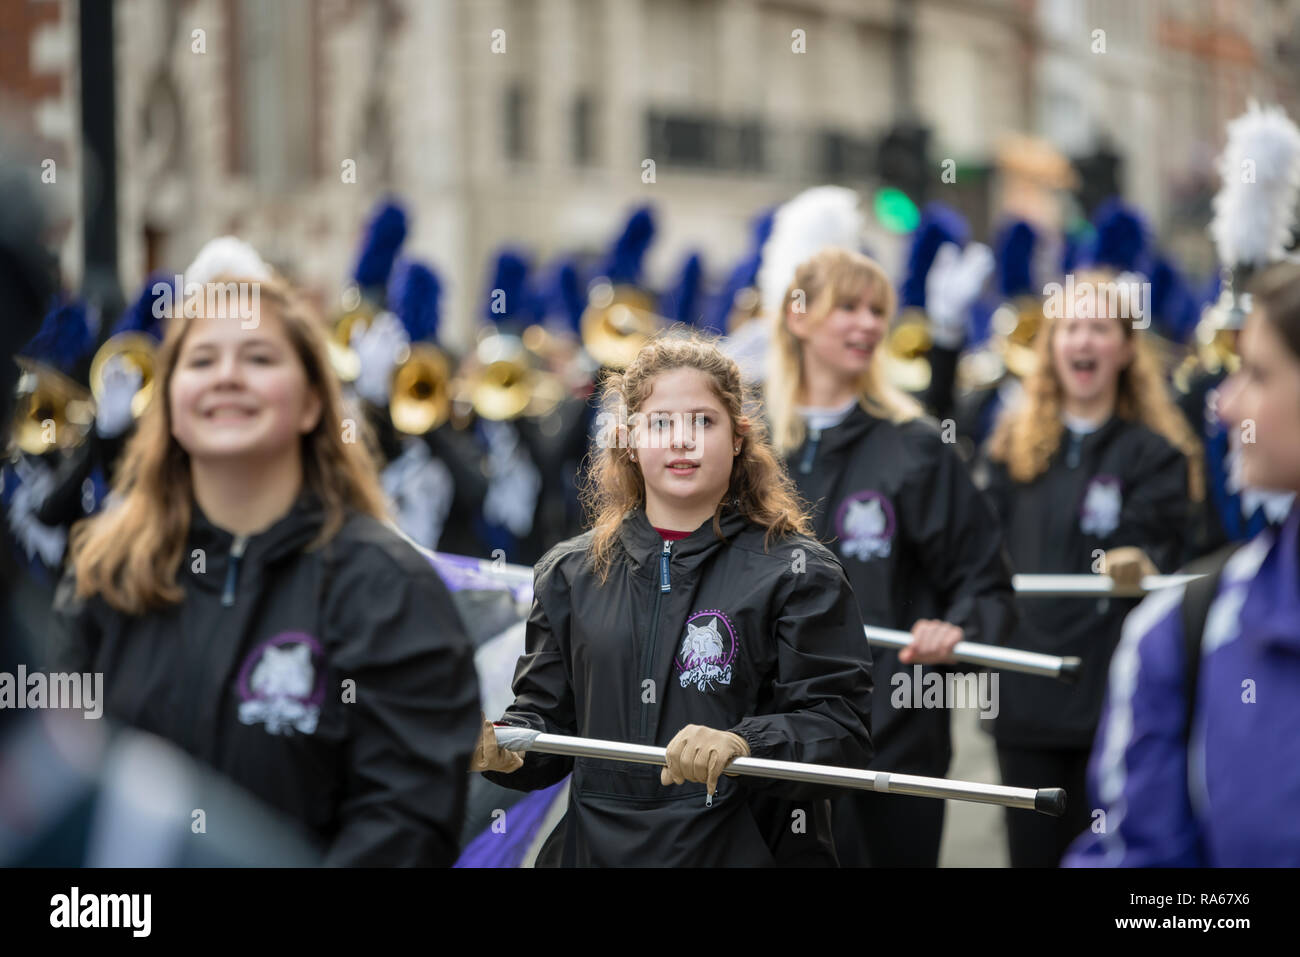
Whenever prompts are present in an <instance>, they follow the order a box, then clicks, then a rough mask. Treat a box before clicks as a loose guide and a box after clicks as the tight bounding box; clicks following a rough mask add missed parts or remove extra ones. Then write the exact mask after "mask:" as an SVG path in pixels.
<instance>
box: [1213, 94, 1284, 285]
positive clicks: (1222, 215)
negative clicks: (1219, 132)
mask: <svg viewBox="0 0 1300 957" xmlns="http://www.w3.org/2000/svg"><path fill="white" fill-rule="evenodd" d="M1219 173H1220V175H1221V176H1222V177H1223V185H1222V187H1220V189H1219V192H1218V194H1217V195H1216V196H1215V197H1214V219H1213V220H1212V221H1211V223H1210V235H1211V237H1212V238H1213V239H1214V246H1215V249H1216V251H1217V252H1218V255H1219V261H1220V263H1222V264H1223V265H1224V266H1239V265H1244V264H1250V265H1255V266H1261V265H1265V264H1267V263H1271V262H1276V261H1278V260H1280V259H1282V258H1283V257H1284V256H1285V248H1286V242H1287V240H1288V239H1290V236H1291V227H1292V225H1293V224H1294V223H1295V213H1296V200H1297V198H1298V197H1300V130H1298V129H1296V125H1295V123H1293V122H1291V120H1290V119H1289V118H1288V117H1287V115H1286V113H1285V112H1283V110H1282V109H1281V108H1280V107H1263V108H1261V107H1260V106H1259V104H1257V103H1255V102H1253V101H1252V102H1251V103H1250V105H1249V107H1248V109H1247V110H1246V112H1245V113H1243V114H1242V115H1241V116H1239V117H1237V118H1236V119H1235V120H1233V121H1232V122H1230V123H1229V124H1228V142H1227V145H1226V147H1225V148H1224V151H1223V155H1222V156H1221V157H1220V158H1219Z"/></svg>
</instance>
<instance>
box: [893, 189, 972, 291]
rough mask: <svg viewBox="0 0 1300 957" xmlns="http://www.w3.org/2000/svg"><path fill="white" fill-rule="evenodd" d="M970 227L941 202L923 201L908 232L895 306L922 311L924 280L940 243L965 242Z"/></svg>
mask: <svg viewBox="0 0 1300 957" xmlns="http://www.w3.org/2000/svg"><path fill="white" fill-rule="evenodd" d="M969 238H970V227H969V226H968V225H967V223H966V219H965V217H963V216H962V214H961V213H959V212H957V210H955V209H953V208H952V207H951V206H946V205H944V204H943V203H927V204H926V206H925V209H924V210H923V211H922V213H921V222H920V223H919V224H918V225H917V227H916V230H915V232H913V233H912V242H911V247H910V248H909V250H908V253H907V272H906V274H905V275H904V278H903V282H902V283H901V284H900V286H899V296H898V298H899V307H900V308H901V309H909V308H911V309H920V310H921V311H922V312H924V311H925V280H926V276H927V275H928V274H929V272H930V267H931V266H932V265H934V257H935V255H936V254H937V253H938V252H939V247H940V246H942V245H943V244H944V243H953V244H954V245H956V246H958V247H962V246H965V245H966V241H967V240H968V239H969Z"/></svg>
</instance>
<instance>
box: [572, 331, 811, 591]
mask: <svg viewBox="0 0 1300 957" xmlns="http://www.w3.org/2000/svg"><path fill="white" fill-rule="evenodd" d="M675 369H695V370H697V371H699V372H701V373H703V374H704V375H705V376H706V377H707V379H708V381H709V385H710V387H711V388H712V390H713V393H714V395H716V396H717V398H718V401H719V402H721V403H722V407H723V409H724V410H726V413H727V415H728V417H729V418H730V419H731V428H732V431H733V432H734V433H735V435H736V438H737V439H739V441H740V454H739V455H737V456H736V457H735V459H733V460H732V465H731V482H730V484H729V485H728V487H727V491H726V494H725V495H723V497H722V499H721V500H720V501H719V502H718V506H717V508H716V509H715V510H714V513H713V531H714V534H716V535H717V536H718V538H722V537H723V534H722V524H721V518H722V511H723V509H724V508H726V507H727V506H728V504H731V505H733V506H734V507H735V508H737V509H738V510H739V511H740V512H742V513H743V514H744V515H745V516H746V517H747V518H748V519H749V520H750V521H751V522H753V523H754V524H756V525H761V526H763V527H764V528H766V529H767V536H766V538H765V539H764V544H765V545H767V544H770V543H771V540H772V538H773V537H774V536H784V535H788V534H802V535H812V533H813V532H812V523H811V521H810V519H809V517H808V513H807V510H806V509H805V507H804V506H803V504H802V503H801V501H800V500H799V495H798V493H797V492H796V491H795V487H794V483H793V482H792V481H791V480H790V477H789V476H788V475H787V474H786V472H785V469H784V468H783V467H782V466H781V463H780V461H779V460H778V459H777V457H776V454H775V453H774V452H773V451H772V447H771V446H770V445H769V444H768V441H767V433H766V429H765V427H764V425H763V419H762V416H761V415H758V414H756V411H757V410H756V398H755V397H753V396H749V395H747V394H746V391H745V388H744V386H743V384H742V382H741V378H740V368H739V367H738V366H737V365H736V363H735V361H734V360H733V359H731V358H729V357H727V356H726V355H724V354H723V353H722V351H721V350H720V349H719V348H718V346H717V343H716V341H715V340H714V339H712V338H710V337H707V336H705V335H702V334H700V333H698V332H696V333H690V334H686V335H683V334H681V333H678V332H669V333H664V334H661V335H659V336H658V337H656V338H655V339H652V340H651V341H650V342H649V343H647V344H646V345H645V346H644V347H643V348H642V349H641V351H640V352H639V353H638V354H637V357H636V359H634V360H633V362H632V363H631V365H629V366H628V367H627V368H626V369H624V370H623V371H622V372H619V373H614V374H611V375H610V376H609V377H608V378H607V379H606V380H605V383H604V386H603V389H602V392H601V407H602V409H603V411H602V412H601V416H600V420H599V424H600V425H601V430H600V431H601V434H600V438H599V443H598V444H599V448H598V450H597V451H595V452H594V453H593V454H592V455H591V456H589V457H588V460H587V463H588V464H587V471H586V474H585V476H584V478H583V482H582V486H583V487H582V500H583V504H584V506H585V507H586V510H587V513H588V518H589V520H590V521H591V525H592V531H593V533H594V534H593V535H592V539H591V543H590V546H589V549H588V556H589V559H590V561H591V564H592V567H593V568H594V569H595V571H596V573H597V575H598V576H599V579H600V581H601V582H604V581H605V580H606V578H607V577H608V575H609V569H610V563H611V560H612V558H613V546H614V543H615V541H616V540H617V536H618V530H619V527H620V526H621V525H622V523H623V519H624V517H625V516H626V515H627V513H628V511H630V510H631V509H634V508H638V507H643V506H644V505H645V478H644V477H643V476H642V474H641V469H640V467H639V466H637V464H636V463H635V462H633V461H632V460H631V459H630V458H629V452H630V451H631V449H630V448H629V446H630V442H629V441H628V438H629V437H630V434H631V428H632V426H631V425H630V423H629V420H630V419H633V417H634V416H635V415H636V413H638V412H639V411H640V409H641V406H642V404H643V403H644V402H645V400H646V397H647V396H649V394H650V392H651V390H652V389H653V387H654V379H655V377H656V376H658V375H660V374H662V373H665V372H671V371H673V370H675Z"/></svg>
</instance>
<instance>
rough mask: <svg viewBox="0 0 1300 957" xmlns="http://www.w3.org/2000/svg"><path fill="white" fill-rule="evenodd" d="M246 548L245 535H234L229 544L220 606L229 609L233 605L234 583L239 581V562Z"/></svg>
mask: <svg viewBox="0 0 1300 957" xmlns="http://www.w3.org/2000/svg"><path fill="white" fill-rule="evenodd" d="M247 547H248V536H247V535H236V536H235V540H234V541H233V542H231V543H230V562H229V564H227V565H226V587H225V588H224V589H223V590H222V592H221V604H222V605H223V606H224V607H226V608H229V607H230V606H231V605H233V604H234V603H235V583H236V581H237V580H238V579H239V560H240V559H241V558H243V557H244V549H245V548H247Z"/></svg>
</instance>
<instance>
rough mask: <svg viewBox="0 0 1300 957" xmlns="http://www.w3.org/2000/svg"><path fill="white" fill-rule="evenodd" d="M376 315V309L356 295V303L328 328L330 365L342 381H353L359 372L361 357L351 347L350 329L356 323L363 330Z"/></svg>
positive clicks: (355, 325)
mask: <svg viewBox="0 0 1300 957" xmlns="http://www.w3.org/2000/svg"><path fill="white" fill-rule="evenodd" d="M376 315H378V310H376V309H375V307H374V306H372V305H371V304H370V303H369V302H367V301H365V300H362V299H360V297H359V296H358V301H357V304H356V305H355V306H353V307H352V308H351V309H348V310H346V311H345V312H344V313H343V314H342V315H341V316H339V318H338V319H336V320H335V321H334V327H333V328H332V329H331V330H330V334H329V338H328V339H327V340H326V344H327V345H328V346H329V356H330V365H332V366H333V367H334V372H335V374H336V375H337V376H338V377H339V378H340V379H341V380H342V381H344V382H355V381H356V379H357V376H359V375H360V374H361V359H360V357H359V356H358V355H357V352H356V350H355V349H353V348H352V330H353V329H354V328H356V327H357V324H358V323H360V325H361V328H362V329H363V330H364V329H365V328H367V327H368V326H369V325H370V323H371V322H373V321H374V318H375V316H376Z"/></svg>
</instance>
